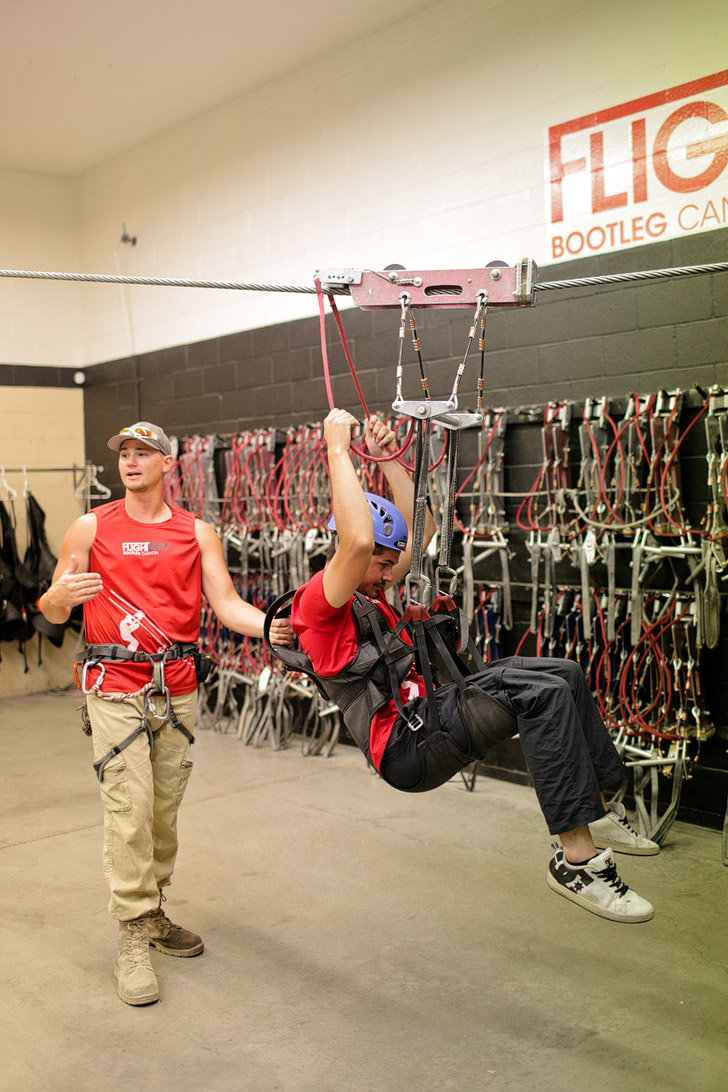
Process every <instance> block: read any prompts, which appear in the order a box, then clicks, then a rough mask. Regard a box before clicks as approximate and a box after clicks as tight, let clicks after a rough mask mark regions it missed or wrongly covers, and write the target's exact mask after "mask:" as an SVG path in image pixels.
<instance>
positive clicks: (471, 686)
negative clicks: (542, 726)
mask: <svg viewBox="0 0 728 1092" xmlns="http://www.w3.org/2000/svg"><path fill="white" fill-rule="evenodd" d="M294 595H295V591H288V592H286V593H285V594H284V595H282V596H280V597H279V598H278V599H276V601H275V602H274V603H272V604H271V606H270V607H269V608H268V611H267V613H266V617H265V623H264V627H263V638H264V640H265V643H266V645H267V647H268V648H269V649H270V651H271V652H272V654H273V655H274V656H275V657H276V658H277V659H278V660H280V662H281V663H282V664H283V665H284V667H286V668H287V669H288V670H289V671H298V672H301V673H302V674H304V675H307V676H308V677H309V678H310V679H312V680H313V682H314V683H315V684H316V686H317V687H318V689H319V690H320V692H321V693H322V694H323V695H324V697H325V698H326V699H327V700H329V701H332V702H334V703H335V704H336V705H337V706H338V707H339V709H340V710H341V713H342V715H343V717H344V722H345V724H346V727H347V728H348V730H349V732H350V734H351V736H352V738H353V740H354V742H355V743H356V745H357V746H358V747H359V749H360V750H361V751H362V752H363V753H364V755H365V756H366V758H367V760H368V761H371V752H370V744H369V738H370V730H371V722H372V718H373V717H374V715H375V714H376V713H377V711H378V710H379V709H381V708H382V706H383V705H385V704H386V703H387V702H388V701H392V700H393V701H394V704H395V707H396V709H397V712H398V713H399V715H400V716H401V717H402V718H403V719H404V720H405V721H406V723H407V724H408V725H409V727H410V730H411V731H413V732H416V731H418V730H419V729H420V728H421V727H422V726H423V722H422V719H421V718H420V717H419V716H417V715H416V714H413V713H412V711H411V710H408V709H407V707H406V706H403V705H402V699H401V695H400V685H401V683H402V682H403V680H404V679H405V678H406V677H407V675H408V674H409V671H410V668H411V667H412V665H413V663H414V661H415V652H417V658H418V660H419V666H420V668H421V671H422V676H423V678H424V680H425V693H426V697H427V708H428V713H429V722H430V728H431V729H432V731H431V733H430V735H429V736H427V737H426V738H424V739H423V740H422V742H421V743H420V748H419V749H420V754H421V756H422V761H423V775H422V778H421V780H420V781H419V782H418V784H417V785H415V786H413V787H412V788H409V789H404V790H403V791H405V792H426V791H428V790H429V789H433V788H436V787H437V786H438V785H440V784H442V783H443V782H444V781H446V780H449V778H450V777H452V776H453V774H455V773H457V771H458V770H459V769H462V768H463V767H464V766H466V765H468V764H469V763H470V762H472V761H473V760H474V759H476V758H480V757H482V755H483V754H484V752H485V751H486V750H487V749H488V748H489V747H492V746H494V745H495V744H496V743H499V742H501V741H502V740H504V739H508V738H510V737H511V736H513V735H515V733H516V731H517V726H516V721H515V718H514V717H513V715H512V714H511V713H510V712H509V711H508V710H507V709H506V708H505V707H504V706H503V705H501V704H500V702H498V701H497V700H496V699H495V698H493V697H492V696H491V695H490V694H487V693H485V691H483V690H482V689H481V688H480V687H478V686H477V685H476V684H475V683H473V682H469V681H468V676H469V675H470V674H472V671H471V670H470V669H469V668H468V667H466V666H465V664H464V663H463V661H462V660H461V658H460V656H459V655H458V653H457V652H456V651H454V649H453V648H452V647H451V645H452V644H453V637H454V636H455V637H456V640H457V646H458V648H460V649H461V648H462V641H463V632H465V633H467V628H466V627H465V626H464V617H463V616H462V612H459V611H458V610H457V607H455V604H454V603H452V600H450V602H451V603H452V610H450V609H449V608H448V606H447V604H446V602H445V600H446V597H444V596H441V597H438V598H439V599H441V600H443V602H440V603H438V602H437V601H436V602H435V603H433V606H432V609H431V610H429V611H428V610H425V609H424V608H418V609H417V610H414V611H413V610H412V607H410V608H408V612H409V616H408V613H407V612H406V613H405V615H403V616H402V618H401V619H400V620H399V622H398V623H397V625H396V626H395V628H394V629H390V627H389V625H388V623H387V621H386V619H385V617H384V615H383V612H382V611H381V610H380V608H379V607H378V606H377V605H376V603H373V602H372V601H371V600H369V599H367V598H366V597H365V596H363V595H361V593H360V592H355V593H354V601H353V604H352V612H353V614H354V618H355V620H356V623H357V627H358V643H357V648H356V652H355V653H354V656H353V657H352V659H351V660H350V662H349V663H348V664H347V666H346V667H345V668H344V670H343V671H342V672H340V673H339V674H338V675H335V676H324V675H320V674H318V673H317V672H316V671H315V670H314V668H313V664H312V663H311V660H310V659H309V657H308V656H307V655H306V654H305V653H304V652H302V651H297V650H295V649H292V648H288V647H286V646H282V645H272V644H271V641H270V628H271V624H272V622H273V619H274V618H275V617H276V616H277V615H278V614H279V613H281V612H282V611H283V610H285V608H286V607H288V606H289V605H290V603H291V601H292V599H293V596H294ZM458 616H459V617H458ZM405 629H407V630H409V631H410V632H411V634H412V638H413V641H414V646H413V645H412V644H410V643H409V642H407V641H405V640H404V638H403V637H402V636H401V635H402V632H403V631H404V630H405ZM466 648H467V655H468V656H469V657H470V658H471V661H472V663H473V665H474V667H475V670H476V671H481V670H484V669H485V664H484V663H483V660H482V659H481V657H480V654H479V653H478V651H477V649H476V647H475V644H474V643H473V641H472V640H471V639H470V637H469V636H468V637H467V645H466ZM433 668H434V671H433ZM447 676H449V679H448V680H447V681H452V682H454V683H455V684H456V685H457V688H458V698H457V703H458V709H459V712H460V715H461V717H462V720H463V722H464V724H465V726H466V728H467V730H468V733H469V736H470V740H471V748H470V752H469V753H467V754H466V753H464V752H462V751H461V750H460V748H459V747H457V745H456V744H455V742H454V740H452V739H451V737H450V736H449V734H448V733H447V732H443V731H442V724H441V721H440V713H439V709H438V704H437V699H436V697H435V691H436V684H435V679H437V682H438V684H439V683H440V682H441V681H446V677H447ZM395 787H396V788H400V786H395Z"/></svg>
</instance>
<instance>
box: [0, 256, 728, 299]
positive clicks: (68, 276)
mask: <svg viewBox="0 0 728 1092" xmlns="http://www.w3.org/2000/svg"><path fill="white" fill-rule="evenodd" d="M726 271H728V262H714V263H712V264H710V265H686V266H678V267H676V268H674V269H645V270H640V271H637V272H634V273H606V274H604V275H602V276H595V277H576V278H572V279H571V280H563V281H543V282H542V283H538V282H537V283H535V284H534V286H533V287H534V291H536V292H548V291H553V290H554V289H560V288H590V287H592V286H597V285H603V284H604V285H606V284H626V283H629V282H630V281H648V280H661V279H663V278H668V277H688V276H694V275H696V274H699V273H725V272H726ZM0 277H9V278H12V277H15V278H19V279H24V280H39V281H42V280H45V281H87V282H91V283H94V284H140V285H156V286H160V287H167V288H218V289H232V290H235V291H238V292H292V293H299V294H304V295H315V294H316V287H315V285H301V284H246V283H244V282H241V281H208V280H193V279H187V278H182V277H134V276H122V275H118V274H114V273H57V272H55V273H54V272H47V271H41V270H31V269H0ZM323 291H324V292H326V293H327V294H329V295H335V296H342V295H348V294H349V289H348V287H346V286H344V285H327V286H326V287H325V288H324V289H323Z"/></svg>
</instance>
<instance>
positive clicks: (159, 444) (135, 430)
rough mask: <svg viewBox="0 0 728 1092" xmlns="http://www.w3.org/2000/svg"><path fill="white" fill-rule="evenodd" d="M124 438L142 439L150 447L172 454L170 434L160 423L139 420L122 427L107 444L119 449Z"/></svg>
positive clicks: (164, 453)
mask: <svg viewBox="0 0 728 1092" xmlns="http://www.w3.org/2000/svg"><path fill="white" fill-rule="evenodd" d="M124 440H140V441H141V443H143V444H148V445H149V447H153V448H156V450H157V451H161V452H162V454H163V455H171V454H172V445H171V443H170V442H169V436H167V433H166V432H165V431H164V430H163V429H161V428H160V427H159V425H153V424H152V423H151V421H137V423H136V424H135V425H129V427H128V428H122V429H120V430H119V432H118V433H117V435H116V436H112V437H111V439H110V440H109V441H108V443H107V445H106V446H107V447H110V448H111V450H112V451H118V450H119V449H120V448H121V445H122V444H123V443H124Z"/></svg>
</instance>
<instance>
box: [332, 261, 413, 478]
mask: <svg viewBox="0 0 728 1092" xmlns="http://www.w3.org/2000/svg"><path fill="white" fill-rule="evenodd" d="M314 284H315V285H316V297H317V299H318V305H319V324H320V330H321V356H322V357H323V362H324V382H325V383H326V396H327V398H328V400H329V409H334V408H335V406H336V403H335V402H334V392H333V390H332V387H331V372H330V369H329V353H328V348H327V345H326V312H325V307H324V296H325V294H326V293H325V292H324V291H323V289H322V288H321V281H320V280H319V278H318V277H314ZM328 300H329V304H330V306H331V311H332V313H333V316H334V320H335V322H336V327H337V329H338V331H339V337H340V338H341V345H342V348H343V350H344V356H345V357H346V362H347V364H348V365H349V371H350V372H351V377H352V379H353V380H354V386H355V387H356V389H357V393H358V395H359V401H360V402H361V405H362V409H363V410H364V413H365V415H366V417H369V407H368V406H367V404H366V400H365V398H364V394H363V392H362V389H361V386H360V385H359V380H358V378H357V374H356V369H355V367H354V361H353V360H352V358H351V353H350V352H349V346H348V344H347V342H346V335H345V334H344V326H343V323H342V321H341V316H340V314H339V309H338V307H337V306H336V303H335V301H334V299H333V297H332V296H329V297H328ZM413 431H414V421H413V422H412V425H411V427H410V430H409V432H408V433H407V435H406V437H405V439H404V443H403V444H402V446H401V447H400V448H398V449H397V451H394V452H393V453H392V454H391V455H383V456H377V455H371V454H370V453H369V452H368V451H367V450H366V448H364V449H362V448H358V447H356V446H355V445H354V444H352V445H351V450H352V451H353V452H354V453H355V454H356V455H358V456H359V457H360V458H361V459H369V460H371V462H374V463H388V462H391V461H392V459H400V458H401V456H402V454H403V453H404V452H405V451H406V450H407V448H408V447H409V445H410V442H411V440H412V434H413Z"/></svg>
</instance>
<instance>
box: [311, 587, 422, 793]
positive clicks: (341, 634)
mask: <svg viewBox="0 0 728 1092" xmlns="http://www.w3.org/2000/svg"><path fill="white" fill-rule="evenodd" d="M353 602H354V598H353V596H352V598H351V599H350V600H349V602H348V603H345V604H344V606H343V607H332V606H331V604H330V603H329V602H328V600H327V599H326V596H325V595H324V589H323V571H321V572H318V573H316V575H315V576H312V577H311V579H310V580H309V581H308V583H307V584H304V585H303V587H301V588H299V589H298V591H297V592H296V594H295V596H294V598H293V605H292V607H291V625H292V626H293V629H294V632H295V633H296V634H297V636H298V637H299V639H300V641H301V646H302V648H303V650H304V652H305V653H306V655H307V656H308V657H309V659H310V660H311V663H312V664H313V667H314V671H315V672H316V674H317V675H322V676H324V678H327V677H331V676H333V675H338V674H339V673H340V672H341V671H343V670H344V668H345V667H346V666H347V664H349V663H351V661H352V660H353V659H354V656H355V655H356V649H357V645H358V641H359V635H358V634H359V631H358V628H357V624H356V619H355V617H354V614H353V611H352V604H353ZM371 602H373V603H376V604H377V606H378V607H379V609H380V611H381V612H382V614H383V616H384V619H385V621H386V623H387V625H388V626H389V628H390V629H394V627H395V626H396V625H397V622H398V621H399V618H398V616H397V613H396V611H395V610H393V608H392V607H391V606H390V605H389V603H388V602H387V601H386V599H384V598H383V597H382V596H380V597H378V598H377V599H373V600H371ZM402 639H403V640H405V641H408V642H409V636H408V634H407V633H406V632H404V633H402ZM410 643H411V642H410ZM399 692H400V696H401V699H402V704H404V703H405V702H407V701H410V700H411V699H412V698H416V697H418V696H419V695H420V694H424V693H425V682H424V679H423V678H422V676H421V675H418V673H417V672H416V671H415V669H414V667H412V668H411V669H410V672H409V674H408V675H407V677H406V679H405V680H404V681H403V683H402V685H401V686H400V689H399ZM397 716H398V714H397V706H396V705H395V704H394V699H390V701H388V702H387V703H386V705H383V706H382V707H381V709H380V710H379V711H378V712H377V713H375V714H374V717H373V719H372V725H371V730H370V733H369V748H370V751H371V756H372V762H373V763H374V767H375V769H376V770H377V771H378V770H379V766H380V763H381V761H382V755H383V754H384V748H385V747H386V746H387V741H388V739H389V736H390V733H391V731H392V725H393V724H394V722H395V720H396V719H397Z"/></svg>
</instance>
